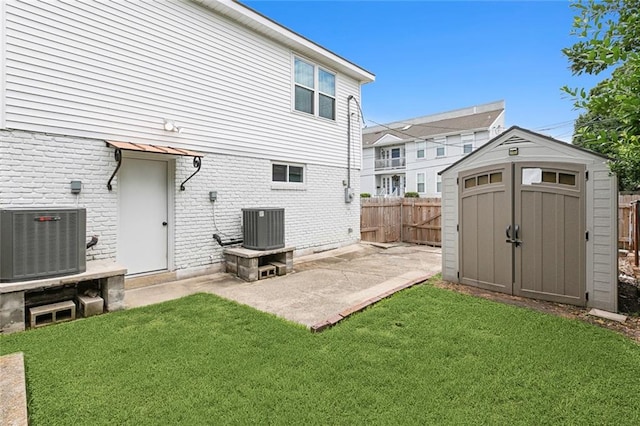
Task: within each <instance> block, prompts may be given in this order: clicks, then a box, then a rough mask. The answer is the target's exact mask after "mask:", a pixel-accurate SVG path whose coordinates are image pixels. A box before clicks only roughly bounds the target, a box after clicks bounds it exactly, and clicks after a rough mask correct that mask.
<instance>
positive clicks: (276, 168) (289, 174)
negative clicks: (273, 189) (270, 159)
mask: <svg viewBox="0 0 640 426" xmlns="http://www.w3.org/2000/svg"><path fill="white" fill-rule="evenodd" d="M271 181H272V182H291V183H304V166H301V165H293V164H283V163H273V164H272V165H271Z"/></svg>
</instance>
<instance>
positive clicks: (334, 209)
mask: <svg viewBox="0 0 640 426" xmlns="http://www.w3.org/2000/svg"><path fill="white" fill-rule="evenodd" d="M113 151H114V150H113V148H110V147H107V146H106V143H105V141H103V140H95V139H83V138H71V137H65V136H59V135H49V134H40V133H30V132H23V131H8V130H2V131H0V208H1V207H19V206H23V207H40V206H71V207H76V206H77V207H84V208H86V209H87V236H88V237H89V236H91V235H98V236H99V239H100V241H99V243H98V245H97V246H95V247H94V248H93V249H91V250H88V253H87V259H88V260H94V259H95V260H97V259H113V260H115V258H116V245H117V226H118V207H117V203H118V195H117V194H118V186H117V176H116V178H115V179H114V180H113V191H108V190H107V186H106V185H107V181H108V180H109V177H110V176H111V174H112V173H113V171H114V170H115V167H116V161H115V160H114V157H113ZM125 161H126V159H125ZM194 171H195V168H194V167H193V159H192V158H191V157H180V158H177V159H176V171H175V213H174V215H175V217H174V222H175V227H174V235H175V239H174V264H175V269H177V270H178V271H182V272H184V273H185V274H188V273H189V271H193V272H197V271H199V270H203V269H205V268H207V267H216V266H220V262H222V249H221V247H220V246H219V245H218V244H217V243H216V242H215V240H214V239H213V237H212V235H213V234H214V233H218V234H221V235H223V240H229V239H236V238H241V237H242V227H241V217H242V211H241V209H242V208H251V207H282V208H284V209H285V243H286V245H287V246H294V247H296V255H300V254H304V253H309V252H313V251H320V250H326V249H329V248H335V247H340V246H343V245H347V244H350V243H353V242H356V241H358V239H359V236H360V232H359V230H360V200H359V198H358V197H357V196H356V197H355V198H354V201H353V203H350V204H347V203H345V202H344V186H343V180H346V178H347V170H346V168H335V167H326V166H317V165H307V166H306V168H305V181H306V182H305V189H304V190H294V189H273V188H272V183H271V161H269V160H265V159H255V158H245V157H237V156H223V155H217V154H205V157H204V158H203V161H202V169H201V171H200V172H199V173H198V174H196V175H195V176H194V177H193V178H192V179H191V180H190V181H189V182H187V183H186V185H185V187H186V190H185V191H180V183H181V182H182V181H183V180H184V179H186V178H187V177H188V176H189V175H191V174H192V173H193V172H194ZM72 180H80V181H82V191H81V193H80V194H79V195H77V196H76V195H73V194H71V190H70V182H71V181H72ZM351 181H352V186H353V190H354V193H355V194H356V195H357V194H359V183H360V176H359V172H358V171H357V170H352V172H351ZM209 191H217V192H218V201H216V203H215V222H216V225H217V231H216V229H215V226H214V220H213V219H214V218H213V210H214V205H213V204H212V203H211V202H210V201H209ZM349 228H351V230H352V232H349ZM125 266H126V265H125Z"/></svg>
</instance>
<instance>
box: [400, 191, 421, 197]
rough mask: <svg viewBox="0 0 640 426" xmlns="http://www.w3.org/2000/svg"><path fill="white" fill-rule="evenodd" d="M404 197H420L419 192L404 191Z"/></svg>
mask: <svg viewBox="0 0 640 426" xmlns="http://www.w3.org/2000/svg"><path fill="white" fill-rule="evenodd" d="M404 196H405V198H420V194H418V193H417V192H411V191H409V192H405V193H404Z"/></svg>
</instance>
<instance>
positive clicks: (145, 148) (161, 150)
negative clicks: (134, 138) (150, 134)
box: [106, 141, 203, 191]
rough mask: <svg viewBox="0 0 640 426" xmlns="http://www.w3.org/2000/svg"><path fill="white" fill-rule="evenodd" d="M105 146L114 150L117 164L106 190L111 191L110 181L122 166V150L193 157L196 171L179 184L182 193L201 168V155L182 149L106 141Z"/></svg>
mask: <svg viewBox="0 0 640 426" xmlns="http://www.w3.org/2000/svg"><path fill="white" fill-rule="evenodd" d="M106 142H107V146H111V147H113V148H115V149H116V150H115V159H116V161H117V162H118V165H117V166H116V169H115V170H114V171H113V174H112V175H111V177H110V178H109V182H107V189H109V191H111V190H112V189H113V187H112V186H111V181H112V180H113V178H114V177H115V175H116V173H118V169H120V165H121V164H122V150H123V149H124V150H125V151H137V152H148V153H152V154H168V155H181V156H188V157H193V167H195V168H196V169H197V170H196V171H195V172H193V174H192V175H191V176H189V177H188V178H186V179H185V180H184V181H183V182H182V183H181V184H180V190H181V191H184V190H185V188H184V184H185V183H187V181H188V180H189V179H191V178H192V177H193V176H195V174H196V173H198V172H199V171H200V167H202V157H203V155H202V154H201V153H199V152H196V151H190V150H188V149H182V148H172V147H170V146H157V145H149V144H144V143H133V142H116V141H106Z"/></svg>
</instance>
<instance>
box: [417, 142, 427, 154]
mask: <svg viewBox="0 0 640 426" xmlns="http://www.w3.org/2000/svg"><path fill="white" fill-rule="evenodd" d="M426 150H427V142H426V141H416V158H424V157H425V152H426Z"/></svg>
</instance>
